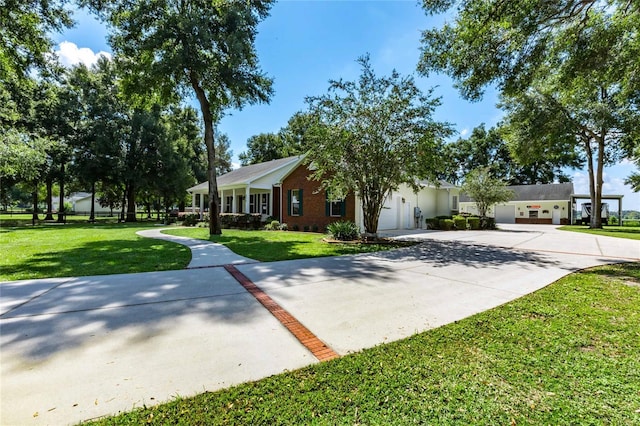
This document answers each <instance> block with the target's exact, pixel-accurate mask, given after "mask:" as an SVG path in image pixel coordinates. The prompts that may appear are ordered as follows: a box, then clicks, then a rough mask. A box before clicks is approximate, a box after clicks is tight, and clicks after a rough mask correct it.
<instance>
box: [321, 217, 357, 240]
mask: <svg viewBox="0 0 640 426" xmlns="http://www.w3.org/2000/svg"><path fill="white" fill-rule="evenodd" d="M327 232H328V233H329V235H331V237H332V238H333V239H335V240H339V241H353V240H357V239H358V238H360V228H359V227H358V225H356V224H355V223H354V222H351V221H349V220H341V221H337V222H332V223H330V224H329V225H327Z"/></svg>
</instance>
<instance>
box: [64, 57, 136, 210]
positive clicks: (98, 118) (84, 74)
mask: <svg viewBox="0 0 640 426" xmlns="http://www.w3.org/2000/svg"><path fill="white" fill-rule="evenodd" d="M116 81H117V77H116V75H115V67H114V66H113V63H112V62H111V61H110V60H109V59H107V58H104V57H101V58H99V59H98V62H97V63H96V64H95V65H94V66H92V67H91V69H89V68H87V67H86V66H85V65H82V64H81V65H78V66H76V67H74V68H72V69H71V70H69V71H67V73H66V79H65V84H64V88H65V91H66V93H67V95H66V97H67V99H68V103H69V104H73V105H75V108H76V117H75V118H74V120H75V121H76V124H75V128H76V134H75V137H74V138H73V140H72V142H71V145H72V158H73V160H72V164H71V172H72V174H73V175H74V176H75V177H76V179H77V180H78V181H79V182H80V183H81V184H82V185H84V186H85V188H86V189H90V192H91V194H92V197H91V212H90V216H89V221H94V220H95V207H94V206H95V199H96V198H95V197H96V194H97V186H98V185H99V184H100V183H102V184H104V185H106V186H111V187H115V186H118V185H119V183H120V177H121V176H122V169H123V156H122V150H121V142H122V140H123V138H124V133H125V131H126V127H127V121H128V118H129V115H128V112H127V108H126V107H125V105H124V104H123V102H122V101H121V100H120V97H119V90H118V87H117V85H116V84H115V83H116ZM104 185H103V186H104Z"/></svg>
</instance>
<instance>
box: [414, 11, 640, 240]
mask: <svg viewBox="0 0 640 426" xmlns="http://www.w3.org/2000/svg"><path fill="white" fill-rule="evenodd" d="M458 3H459V8H458V15H457V16H456V18H455V22H454V24H447V25H445V26H444V27H443V28H441V29H434V30H428V31H425V32H424V33H423V47H422V56H421V59H420V64H419V70H420V71H421V72H422V73H424V74H428V73H429V71H431V70H440V71H445V72H446V73H447V74H449V75H451V76H452V77H453V78H454V80H455V81H456V84H457V86H458V88H459V89H460V90H461V92H462V94H463V95H464V96H465V97H467V98H469V99H474V100H476V99H479V98H480V97H481V96H482V92H483V90H484V87H486V86H487V85H488V84H492V83H493V84H495V85H497V87H498V89H499V90H500V91H501V95H502V103H503V106H504V107H505V108H506V109H507V110H508V112H509V113H510V114H512V117H511V118H510V119H508V121H510V123H511V125H515V127H518V123H517V118H516V117H520V118H522V117H524V116H525V115H526V106H527V105H528V106H532V107H535V109H536V114H533V113H532V114H529V115H528V117H526V118H528V120H527V122H528V123H532V122H534V121H537V122H539V123H541V121H540V119H541V117H542V113H543V112H544V115H546V116H547V117H548V118H550V119H551V120H552V121H553V122H554V123H556V124H557V126H550V125H546V126H544V129H546V130H547V131H546V132H543V131H542V129H534V128H533V127H530V128H529V131H527V132H524V131H522V128H520V129H519V130H518V129H516V130H515V131H512V132H511V133H512V137H511V143H512V144H515V145H516V146H515V149H514V150H512V151H515V152H516V154H517V156H518V158H519V160H521V161H524V162H530V161H533V160H535V159H539V158H542V157H541V156H546V155H547V154H551V155H552V157H553V156H556V157H557V156H558V155H559V154H562V153H563V151H561V150H560V149H559V148H560V147H561V146H562V147H565V148H566V149H567V150H565V151H564V152H565V153H566V152H569V153H576V154H579V155H581V158H583V159H584V161H586V163H587V166H588V168H589V177H590V178H589V180H590V192H591V202H592V204H593V205H599V204H600V200H601V196H602V183H603V182H602V173H603V167H604V165H605V164H607V163H608V162H610V161H611V160H613V157H612V155H617V154H618V153H619V152H620V151H621V150H622V149H624V150H625V151H626V154H627V155H629V154H630V153H631V150H632V149H633V146H635V145H637V144H638V143H639V140H640V138H639V136H638V130H637V129H638V126H637V124H638V121H639V119H638V115H639V113H638V108H639V106H640V91H639V89H638V88H639V87H640V76H639V75H638V73H637V69H638V65H639V61H638V58H639V57H640V55H639V53H640V37H638V34H639V33H640V4H638V3H637V2H630V1H628V0H611V1H598V0H569V1H565V2H548V1H542V0H538V1H527V0H517V1H502V0H491V1H481V0H470V1H465V2H457V1H453V0H424V2H423V4H424V6H425V8H426V9H427V10H428V11H430V12H437V11H443V10H446V9H447V8H449V7H452V6H453V5H455V4H458ZM561 121H566V122H567V123H561ZM565 124H566V126H565ZM512 127H514V126H512ZM519 127H522V126H519ZM512 130H513V128H512ZM514 134H516V135H518V134H519V135H523V136H524V135H528V136H536V137H537V139H521V140H519V141H517V142H514V140H513V135H514ZM554 137H563V140H561V141H557V142H556V141H554V140H552V139H553V138H554ZM553 144H555V146H552V145H553ZM518 145H519V146H518ZM527 145H530V146H527ZM522 147H524V148H525V149H524V152H526V153H527V155H526V156H525V155H522V153H521V152H519V151H521V150H520V149H519V148H522ZM550 148H552V149H550ZM576 150H577V151H576ZM579 151H582V152H579ZM547 158H548V157H547ZM557 165H558V166H561V165H562V164H557ZM594 211H595V212H596V214H594V215H593V216H592V223H591V226H592V227H600V226H601V220H600V209H594Z"/></svg>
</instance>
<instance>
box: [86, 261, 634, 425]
mask: <svg viewBox="0 0 640 426" xmlns="http://www.w3.org/2000/svg"><path fill="white" fill-rule="evenodd" d="M638 306H640V264H638V263H634V264H631V263H629V264H620V265H612V266H604V267H599V268H593V269H590V270H586V271H582V272H579V273H575V274H572V275H569V276H567V277H565V278H563V279H561V280H559V281H557V282H555V283H554V284H551V285H550V286H548V287H546V288H544V289H542V290H540V291H537V292H536V293H533V294H530V295H528V296H525V297H523V298H521V299H518V300H516V301H513V302H511V303H508V304H506V305H503V306H500V307H497V308H495V309H492V310H490V311H487V312H483V313H480V314H477V315H474V316H472V317H470V318H467V319H464V320H462V321H458V322H456V323H453V324H449V325H446V326H443V327H440V328H438V329H434V330H430V331H427V332H424V333H421V334H417V335H415V336H413V337H411V338H408V339H405V340H401V341H397V342H393V343H390V344H385V345H381V346H377V347H375V348H372V349H367V350H364V351H362V352H360V353H356V354H351V355H348V356H345V357H343V358H339V359H336V360H333V361H329V362H325V363H321V364H315V365H312V366H309V367H307V368H303V369H300V370H296V371H291V372H286V373H284V374H280V375H275V376H271V377H268V378H266V379H263V380H260V381H257V382H253V383H246V384H242V385H239V386H236V387H233V388H230V389H225V390H220V391H217V392H205V393H203V394H200V395H197V396H194V397H191V398H178V399H176V400H174V401H172V402H169V403H166V404H163V405H158V406H154V407H147V408H143V409H139V410H136V411H133V412H130V413H125V414H122V415H119V416H117V417H110V418H105V419H102V420H100V421H98V422H97V424H103V425H127V424H145V423H148V424H185V425H187V424H200V425H204V424H238V425H240V424H242V425H245V424H330V425H333V424H414V423H418V424H501V425H505V424H516V425H521V424H531V425H538V424H615V425H637V424H640V310H639V309H638ZM210 382H211V383H215V382H216V380H215V378H214V377H212V378H210Z"/></svg>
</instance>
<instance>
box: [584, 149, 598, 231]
mask: <svg viewBox="0 0 640 426" xmlns="http://www.w3.org/2000/svg"><path fill="white" fill-rule="evenodd" d="M584 144H585V152H586V153H587V169H588V171H589V196H590V198H591V216H590V217H589V227H590V228H595V214H594V210H595V205H596V187H595V177H594V171H593V151H592V150H591V140H590V139H589V138H587V139H586V141H585V143H584ZM583 223H584V222H583Z"/></svg>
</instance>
